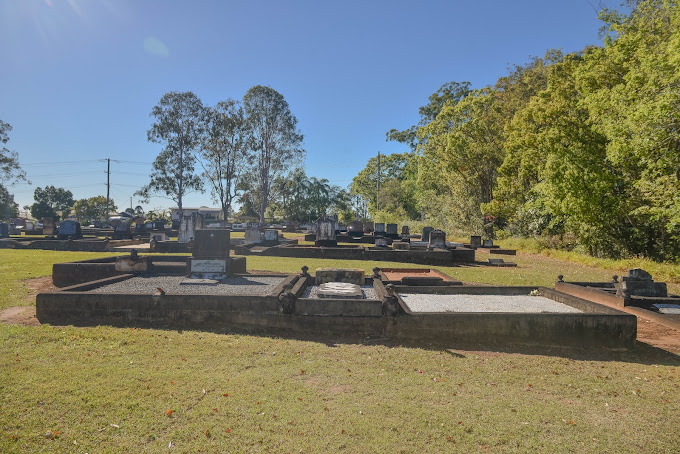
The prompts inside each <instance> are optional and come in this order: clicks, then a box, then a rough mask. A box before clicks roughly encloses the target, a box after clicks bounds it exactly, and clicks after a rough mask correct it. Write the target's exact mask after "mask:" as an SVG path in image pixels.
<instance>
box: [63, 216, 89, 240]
mask: <svg viewBox="0 0 680 454" xmlns="http://www.w3.org/2000/svg"><path fill="white" fill-rule="evenodd" d="M82 236H83V235H82V233H81V232H80V222H77V221H72V220H70V219H67V220H65V221H61V222H60V223H59V239H60V240H67V239H69V237H70V238H74V239H77V238H81V237H82Z"/></svg>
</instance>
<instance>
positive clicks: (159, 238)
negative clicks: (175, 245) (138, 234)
mask: <svg viewBox="0 0 680 454" xmlns="http://www.w3.org/2000/svg"><path fill="white" fill-rule="evenodd" d="M149 241H150V242H151V241H156V242H158V241H168V236H167V235H166V234H165V233H154V234H152V235H151V236H150V238H149Z"/></svg>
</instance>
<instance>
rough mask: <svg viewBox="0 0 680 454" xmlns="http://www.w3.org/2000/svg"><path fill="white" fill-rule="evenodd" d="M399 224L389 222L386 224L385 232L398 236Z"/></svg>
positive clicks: (389, 235)
mask: <svg viewBox="0 0 680 454" xmlns="http://www.w3.org/2000/svg"><path fill="white" fill-rule="evenodd" d="M398 228H399V226H398V225H397V224H387V225H386V226H385V234H386V235H387V236H388V237H390V238H398V237H399V231H398V230H397V229H398Z"/></svg>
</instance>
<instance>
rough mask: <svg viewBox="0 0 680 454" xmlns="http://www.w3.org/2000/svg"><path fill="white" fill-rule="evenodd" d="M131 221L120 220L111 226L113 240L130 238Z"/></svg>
mask: <svg viewBox="0 0 680 454" xmlns="http://www.w3.org/2000/svg"><path fill="white" fill-rule="evenodd" d="M130 227H131V223H130V221H127V220H121V221H120V222H118V223H117V224H116V225H115V226H114V227H113V239H114V240H130V239H132V233H131V232H130Z"/></svg>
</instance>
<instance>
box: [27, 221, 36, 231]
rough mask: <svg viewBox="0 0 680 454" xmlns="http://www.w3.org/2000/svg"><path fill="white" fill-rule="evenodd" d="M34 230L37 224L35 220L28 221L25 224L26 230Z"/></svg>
mask: <svg viewBox="0 0 680 454" xmlns="http://www.w3.org/2000/svg"><path fill="white" fill-rule="evenodd" d="M33 230H35V224H34V223H33V221H26V223H25V224H24V232H32V231H33Z"/></svg>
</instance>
